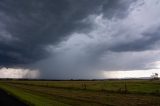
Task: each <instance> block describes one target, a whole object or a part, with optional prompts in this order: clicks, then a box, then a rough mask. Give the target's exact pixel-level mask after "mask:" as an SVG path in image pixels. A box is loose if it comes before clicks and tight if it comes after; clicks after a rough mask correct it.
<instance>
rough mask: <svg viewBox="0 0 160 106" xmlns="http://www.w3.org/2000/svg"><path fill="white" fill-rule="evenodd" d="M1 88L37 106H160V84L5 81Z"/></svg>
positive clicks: (128, 81)
mask: <svg viewBox="0 0 160 106" xmlns="http://www.w3.org/2000/svg"><path fill="white" fill-rule="evenodd" d="M0 88H2V89H4V90H6V91H7V92H9V93H11V94H12V95H14V96H16V97H17V98H19V99H21V100H22V101H24V102H26V103H27V104H29V105H36V106H160V81H150V80H126V81H125V80H104V81H22V80H2V81H0Z"/></svg>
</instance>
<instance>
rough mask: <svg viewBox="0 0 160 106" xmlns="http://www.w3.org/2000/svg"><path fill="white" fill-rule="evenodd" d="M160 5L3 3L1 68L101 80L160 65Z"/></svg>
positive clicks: (110, 0) (154, 0)
mask: <svg viewBox="0 0 160 106" xmlns="http://www.w3.org/2000/svg"><path fill="white" fill-rule="evenodd" d="M159 9H160V4H159V1H158V0H148V1H136V0H92V1H91V0H61V1H57V0H45V1H44V0H15V1H11V0H1V1H0V65H1V67H19V68H28V69H31V70H34V69H36V70H37V69H38V70H39V71H40V75H41V76H40V77H41V78H101V76H102V75H101V70H105V71H118V70H144V69H146V70H148V69H152V68H154V67H152V66H150V64H151V63H154V62H157V61H159V60H160V58H159V57H158V55H159V54H160V51H159V49H160V48H159V46H158V45H159V44H160V32H159V30H160V13H159V12H158V10H159Z"/></svg>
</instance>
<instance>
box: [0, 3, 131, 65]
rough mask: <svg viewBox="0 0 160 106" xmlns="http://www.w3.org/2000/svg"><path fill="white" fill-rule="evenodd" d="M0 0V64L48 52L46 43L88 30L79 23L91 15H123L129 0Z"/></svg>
mask: <svg viewBox="0 0 160 106" xmlns="http://www.w3.org/2000/svg"><path fill="white" fill-rule="evenodd" d="M124 1H125V0H122V1H120V0H119V1H117V0H92V1H91V0H14V1H11V0H1V1H0V32H1V33H0V37H1V38H0V58H1V60H0V64H1V65H4V66H5V65H6V66H9V65H19V64H27V63H32V62H35V61H38V60H40V59H42V58H45V57H47V56H48V55H49V53H48V52H47V51H46V49H45V48H46V46H47V45H54V44H57V43H59V41H61V40H63V39H66V38H67V36H68V35H69V34H71V33H72V32H76V31H77V32H80V31H83V30H84V29H85V30H86V29H89V26H90V24H89V23H84V22H82V20H83V19H85V18H86V17H87V16H89V15H91V14H99V13H104V14H105V17H108V18H112V17H119V16H120V17H123V16H125V15H126V13H127V8H128V7H129V5H130V4H131V2H132V1H133V0H130V1H128V0H127V2H124Z"/></svg>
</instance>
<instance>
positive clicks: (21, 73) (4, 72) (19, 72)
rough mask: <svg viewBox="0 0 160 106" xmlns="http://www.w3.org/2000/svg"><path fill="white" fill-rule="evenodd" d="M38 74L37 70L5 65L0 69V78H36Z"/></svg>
mask: <svg viewBox="0 0 160 106" xmlns="http://www.w3.org/2000/svg"><path fill="white" fill-rule="evenodd" d="M39 76H40V73H39V71H38V70H29V69H22V68H5V67H3V68H1V69H0V78H38V77H39Z"/></svg>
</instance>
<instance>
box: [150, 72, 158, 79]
mask: <svg viewBox="0 0 160 106" xmlns="http://www.w3.org/2000/svg"><path fill="white" fill-rule="evenodd" d="M151 78H152V79H154V80H158V79H159V78H158V73H153V74H152V75H151Z"/></svg>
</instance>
